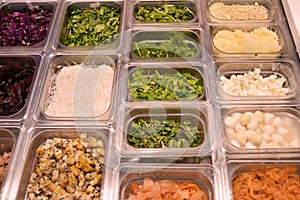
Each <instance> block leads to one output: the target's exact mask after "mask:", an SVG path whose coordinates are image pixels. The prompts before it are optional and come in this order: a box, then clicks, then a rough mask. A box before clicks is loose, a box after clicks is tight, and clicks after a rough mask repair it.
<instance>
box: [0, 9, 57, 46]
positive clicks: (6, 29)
mask: <svg viewBox="0 0 300 200" xmlns="http://www.w3.org/2000/svg"><path fill="white" fill-rule="evenodd" d="M51 17H52V11H51V10H46V9H43V8H40V7H39V6H34V8H33V10H24V11H15V12H13V13H10V14H8V15H6V16H4V17H1V18H0V46H32V45H36V44H38V43H40V42H41V41H43V40H44V39H45V37H46V35H47V32H48V29H49V24H50V20H51Z"/></svg>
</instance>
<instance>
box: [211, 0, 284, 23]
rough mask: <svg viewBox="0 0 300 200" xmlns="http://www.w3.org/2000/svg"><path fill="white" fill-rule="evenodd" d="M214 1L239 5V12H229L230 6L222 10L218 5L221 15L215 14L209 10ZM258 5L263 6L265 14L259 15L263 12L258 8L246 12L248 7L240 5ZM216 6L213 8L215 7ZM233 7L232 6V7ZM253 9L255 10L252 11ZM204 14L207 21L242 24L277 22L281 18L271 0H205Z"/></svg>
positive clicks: (214, 3) (226, 4) (227, 4)
mask: <svg viewBox="0 0 300 200" xmlns="http://www.w3.org/2000/svg"><path fill="white" fill-rule="evenodd" d="M216 3H223V4H224V5H225V6H233V5H234V6H237V5H238V6H241V7H240V12H241V14H240V15H239V14H238V13H237V10H236V12H233V13H234V14H233V13H232V14H229V13H228V12H229V10H230V8H227V9H224V10H222V9H221V8H220V7H219V11H218V12H219V14H220V15H221V13H222V17H219V16H216V14H215V13H212V12H211V10H210V9H211V6H212V5H216ZM256 4H257V5H259V6H263V7H264V8H265V9H266V10H264V9H262V10H263V11H266V13H267V16H265V15H263V16H259V15H261V13H263V14H265V12H263V11H262V12H260V13H258V8H256V9H253V12H247V11H249V10H250V9H249V8H248V9H247V8H245V7H244V8H242V6H250V5H252V6H253V8H254V5H256ZM217 8H218V7H216V8H215V9H217ZM232 9H234V8H232ZM254 10H255V11H254ZM205 11H206V12H205V16H206V19H207V20H208V23H220V24H222V23H223V24H224V23H228V24H238V23H240V24H242V23H256V24H258V23H271V22H273V23H274V22H278V21H279V20H281V19H280V18H279V15H278V13H277V12H276V5H274V2H273V1H272V0H247V1H237V0H222V1H220V0H209V1H206V9H205Z"/></svg>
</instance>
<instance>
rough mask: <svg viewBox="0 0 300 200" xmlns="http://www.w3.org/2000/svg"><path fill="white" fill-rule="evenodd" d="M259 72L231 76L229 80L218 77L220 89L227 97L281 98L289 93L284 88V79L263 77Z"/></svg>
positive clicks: (271, 76) (273, 76) (255, 70)
mask: <svg viewBox="0 0 300 200" xmlns="http://www.w3.org/2000/svg"><path fill="white" fill-rule="evenodd" d="M260 73H261V70H260V69H259V68H255V69H254V70H253V71H249V72H248V73H244V74H243V75H234V74H233V75H231V76H230V78H229V79H228V78H226V77H225V76H221V77H220V85H221V87H222V89H223V90H224V91H225V92H226V93H227V94H229V95H234V96H282V95H287V94H288V93H289V91H290V90H289V88H285V87H284V83H286V81H287V80H286V78H284V77H279V76H277V75H275V74H271V75H270V76H267V77H263V76H262V75H260Z"/></svg>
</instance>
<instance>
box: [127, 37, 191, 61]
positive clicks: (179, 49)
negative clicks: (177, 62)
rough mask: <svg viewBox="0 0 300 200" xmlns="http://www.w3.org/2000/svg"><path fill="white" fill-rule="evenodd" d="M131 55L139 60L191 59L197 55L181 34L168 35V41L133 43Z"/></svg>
mask: <svg viewBox="0 0 300 200" xmlns="http://www.w3.org/2000/svg"><path fill="white" fill-rule="evenodd" d="M132 49H133V54H135V55H136V56H138V57H140V58H151V57H191V56H195V55H196V53H197V48H196V47H195V45H193V44H191V42H190V41H187V40H186V39H185V37H184V34H182V33H175V34H172V35H170V37H169V40H165V41H160V42H157V41H156V42H144V41H140V42H134V43H133V46H132Z"/></svg>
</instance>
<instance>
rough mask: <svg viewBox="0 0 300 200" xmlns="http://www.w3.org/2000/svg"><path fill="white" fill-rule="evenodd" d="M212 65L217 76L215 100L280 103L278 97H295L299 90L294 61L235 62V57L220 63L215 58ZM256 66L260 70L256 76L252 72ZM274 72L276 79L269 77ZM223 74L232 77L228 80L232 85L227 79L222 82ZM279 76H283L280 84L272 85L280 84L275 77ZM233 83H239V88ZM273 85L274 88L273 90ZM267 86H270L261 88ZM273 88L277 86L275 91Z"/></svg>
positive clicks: (282, 98)
mask: <svg viewBox="0 0 300 200" xmlns="http://www.w3.org/2000/svg"><path fill="white" fill-rule="evenodd" d="M214 66H215V67H216V68H215V77H214V78H216V80H215V83H216V84H215V86H216V88H215V91H216V93H215V95H214V97H215V98H216V100H217V101H218V102H223V103H226V102H240V103H248V102H255V103H258V102H261V103H262V102H266V101H270V102H274V101H277V102H280V101H281V100H293V99H297V96H298V93H299V91H298V85H299V76H298V74H297V70H296V69H295V63H293V62H289V61H282V60H274V61H272V62H270V61H256V62H254V61H252V62H249V61H246V60H244V61H240V62H236V61H235V60H234V61H232V60H227V61H220V62H219V61H216V62H215V63H214ZM255 69H260V73H259V76H257V75H253V73H254V70H255ZM256 71H257V70H256ZM250 73H251V75H250ZM252 75H253V76H252ZM274 75H275V76H276V78H271V77H270V76H274ZM231 76H233V77H231ZM237 76H241V77H243V78H241V81H240V82H238V81H237V80H240V79H239V78H237ZM246 76H247V77H249V78H248V79H247V80H245V79H244V78H246ZM224 77H226V79H227V80H232V81H230V82H231V83H232V84H233V85H232V86H230V85H229V82H228V84H227V81H222V79H223V78H224ZM260 77H262V78H263V79H261V78H260ZM235 78H237V79H235ZM281 78H283V79H285V80H286V81H285V82H284V83H283V84H282V85H280V86H279V85H278V86H277V85H276V87H275V84H276V83H279V81H275V80H278V79H281ZM243 81H244V82H243ZM223 84H224V85H223ZM236 84H240V87H238V86H239V85H236ZM250 84H253V85H255V91H252V90H251V87H250ZM248 86H249V87H248ZM273 86H274V90H273V89H272V87H273ZM266 87H267V88H269V89H264V88H266ZM227 88H228V89H227ZM238 88H240V89H238ZM247 88H248V89H247ZM275 88H277V90H276V91H275ZM279 88H282V89H283V90H282V92H280V91H279V90H278V89H279ZM284 88H286V89H287V90H288V91H287V92H286V93H285V92H284V91H285V89H284ZM272 91H273V92H272ZM234 93H236V94H234Z"/></svg>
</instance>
